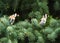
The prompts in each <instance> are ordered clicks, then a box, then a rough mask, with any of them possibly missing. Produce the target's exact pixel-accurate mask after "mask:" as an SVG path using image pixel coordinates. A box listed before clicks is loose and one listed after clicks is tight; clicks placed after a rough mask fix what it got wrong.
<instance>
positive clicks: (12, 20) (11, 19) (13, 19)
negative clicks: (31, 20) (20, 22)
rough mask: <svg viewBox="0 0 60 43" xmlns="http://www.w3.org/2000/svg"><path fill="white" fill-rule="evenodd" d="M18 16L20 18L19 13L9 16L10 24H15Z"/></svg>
mask: <svg viewBox="0 0 60 43" xmlns="http://www.w3.org/2000/svg"><path fill="white" fill-rule="evenodd" d="M17 16H19V15H18V14H17V13H15V14H13V15H11V16H9V21H10V24H13V23H14V21H15V19H16V17H17Z"/></svg>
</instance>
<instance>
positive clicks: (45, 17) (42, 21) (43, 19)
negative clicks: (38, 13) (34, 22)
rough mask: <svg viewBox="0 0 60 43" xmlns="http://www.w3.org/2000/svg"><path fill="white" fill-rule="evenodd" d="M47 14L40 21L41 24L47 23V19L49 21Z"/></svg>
mask: <svg viewBox="0 0 60 43" xmlns="http://www.w3.org/2000/svg"><path fill="white" fill-rule="evenodd" d="M47 17H48V16H47V14H45V15H43V17H42V18H41V21H40V22H39V24H40V25H45V23H46V21H47Z"/></svg>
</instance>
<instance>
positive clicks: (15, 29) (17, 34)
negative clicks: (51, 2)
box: [0, 0, 60, 43]
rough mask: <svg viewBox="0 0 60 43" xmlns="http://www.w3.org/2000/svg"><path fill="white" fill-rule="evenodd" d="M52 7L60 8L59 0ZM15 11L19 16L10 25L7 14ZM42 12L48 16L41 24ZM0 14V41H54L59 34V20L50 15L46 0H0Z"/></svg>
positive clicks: (4, 42) (0, 42)
mask: <svg viewBox="0 0 60 43" xmlns="http://www.w3.org/2000/svg"><path fill="white" fill-rule="evenodd" d="M54 9H55V10H56V11H57V10H60V1H59V0H58V1H57V0H55V3H54ZM15 12H17V13H18V14H19V17H17V18H16V20H15V21H16V22H14V24H13V25H11V24H10V22H9V15H11V14H12V13H15ZM5 14H6V15H5ZM44 14H48V18H47V21H46V23H45V25H44V26H42V25H40V24H39V23H40V21H41V18H42V16H43V15H44ZM0 16H1V17H0V43H55V42H56V39H57V38H58V36H59V35H60V20H57V19H54V18H53V17H51V15H50V12H49V6H48V0H0ZM57 43H58V42H57Z"/></svg>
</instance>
